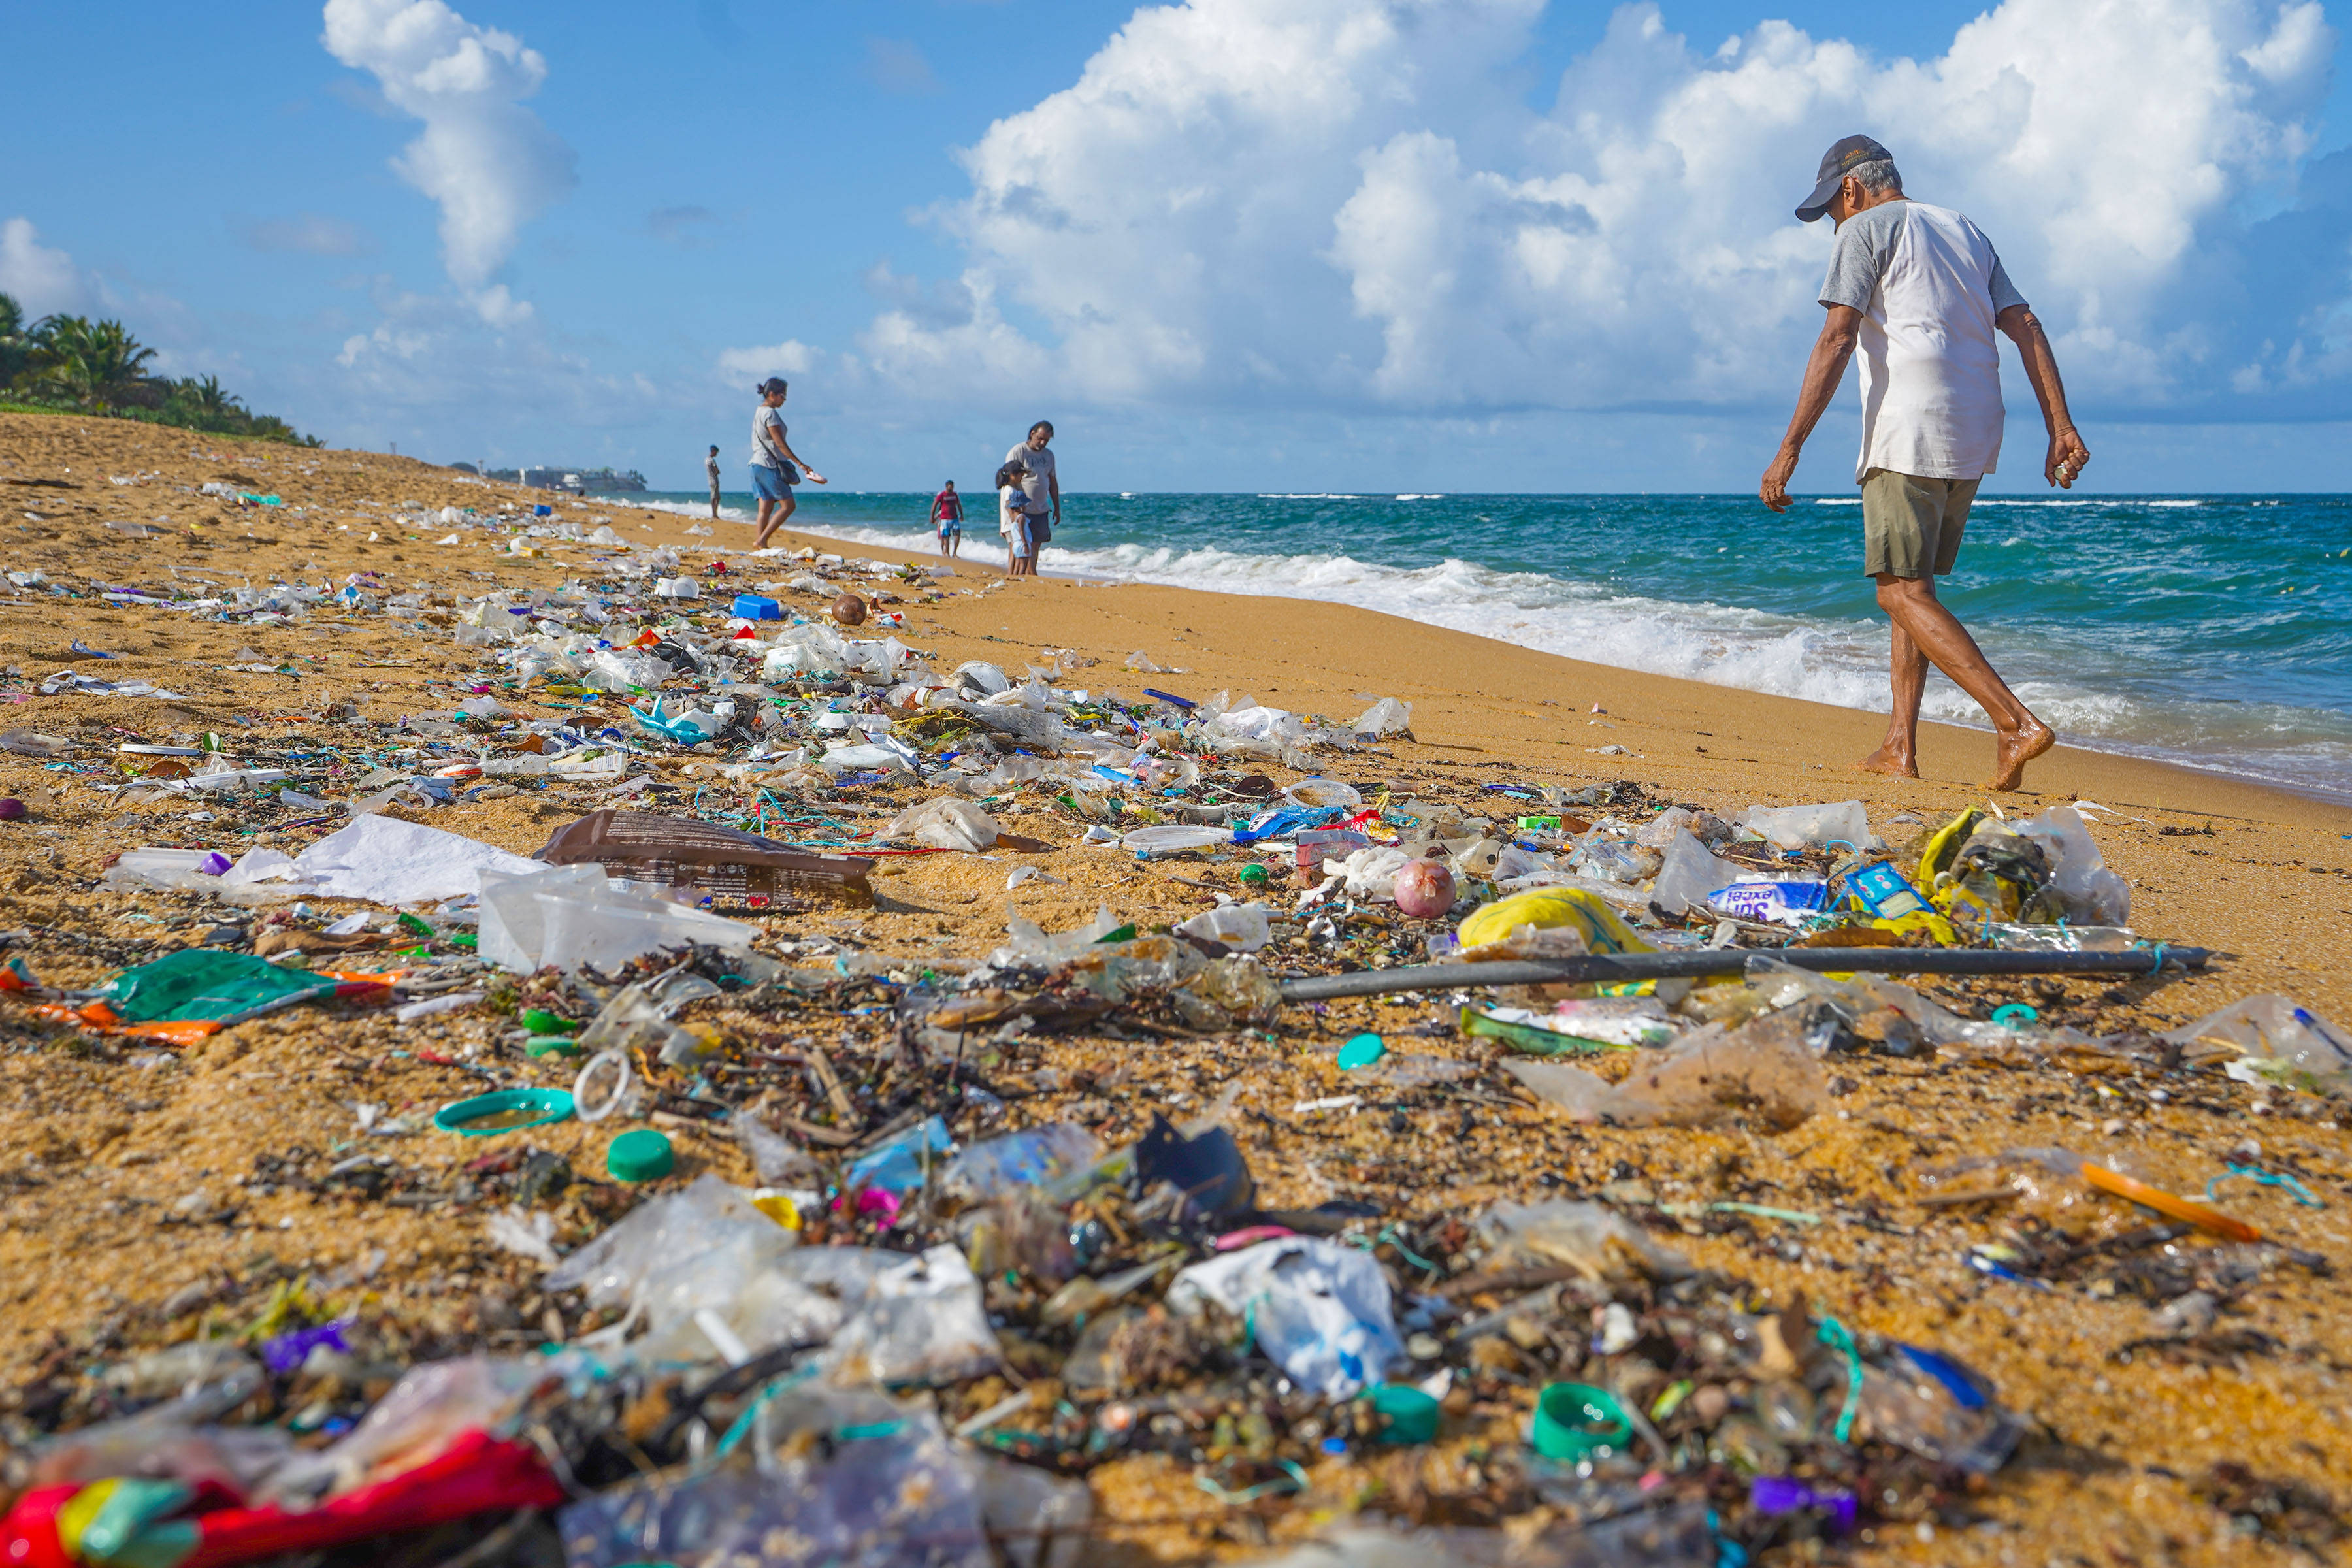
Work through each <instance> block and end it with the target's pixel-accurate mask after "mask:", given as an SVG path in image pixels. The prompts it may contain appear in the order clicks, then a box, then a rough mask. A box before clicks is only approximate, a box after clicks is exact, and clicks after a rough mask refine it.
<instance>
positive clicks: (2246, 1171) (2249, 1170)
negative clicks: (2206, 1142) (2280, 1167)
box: [2205, 1160, 2327, 1209]
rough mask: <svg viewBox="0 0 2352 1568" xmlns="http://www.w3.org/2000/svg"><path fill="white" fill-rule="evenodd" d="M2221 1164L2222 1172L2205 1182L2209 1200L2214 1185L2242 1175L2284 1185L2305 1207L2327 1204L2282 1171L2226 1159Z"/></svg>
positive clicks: (2258, 1181) (2268, 1184) (2262, 1183)
mask: <svg viewBox="0 0 2352 1568" xmlns="http://www.w3.org/2000/svg"><path fill="white" fill-rule="evenodd" d="M2222 1165H2223V1167H2224V1168H2223V1171H2222V1173H2221V1175H2218V1176H2216V1177H2214V1178H2213V1179H2212V1180H2211V1181H2210V1182H2208V1183H2206V1184H2205V1196H2206V1198H2207V1199H2208V1200H2209V1201H2210V1200H2211V1199H2212V1197H2213V1189H2214V1188H2215V1187H2218V1186H2220V1185H2221V1184H2222V1183H2223V1182H2226V1181H2228V1180H2229V1179H2230V1178H2231V1176H2244V1177H2246V1178H2248V1179H2249V1180H2251V1181H2252V1182H2253V1183H2254V1184H2257V1185H2259V1186H2264V1187H2284V1188H2285V1189H2286V1190H2287V1193H2288V1195H2290V1196H2291V1197H2293V1198H2294V1201H2295V1202H2297V1203H2299V1204H2301V1205H2303V1206H2304V1207H2305V1208H2312V1209H2317V1208H2326V1206H2327V1205H2326V1204H2323V1203H2321V1202H2320V1201H2319V1199H2318V1198H2317V1197H2315V1196H2314V1195H2313V1194H2312V1191H2311V1189H2310V1188H2309V1187H2306V1186H2305V1185H2304V1184H2302V1183H2301V1182H2298V1181H2296V1180H2295V1179H2294V1177H2293V1176H2290V1175H2288V1174H2287V1173H2285V1172H2284V1171H2265V1170H2263V1168H2262V1167H2261V1166H2260V1165H2241V1164H2238V1163H2234V1162H2232V1161H2226V1160H2225V1161H2223V1162H2222Z"/></svg>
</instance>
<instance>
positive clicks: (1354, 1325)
mask: <svg viewBox="0 0 2352 1568" xmlns="http://www.w3.org/2000/svg"><path fill="white" fill-rule="evenodd" d="M1204 1301H1213V1302H1215V1303H1216V1304H1217V1305H1218V1306H1220V1307H1223V1309H1224V1310H1226V1311H1228V1312H1231V1313H1232V1314H1233V1315H1234V1317H1236V1318H1244V1319H1246V1320H1247V1321H1249V1322H1250V1324H1251V1325H1252V1327H1253V1328H1254V1329H1255V1331H1256V1335H1257V1343H1258V1348H1259V1349H1261V1350H1263V1351H1265V1353H1266V1354H1267V1355H1268V1356H1270V1357H1272V1358H1273V1359H1274V1361H1275V1362H1276V1364H1278V1365H1279V1366H1280V1367H1281V1368H1282V1370H1283V1371H1284V1372H1286V1373H1288V1374H1289V1376H1290V1380H1291V1381H1292V1382H1293V1383H1296V1384H1298V1385H1300V1386H1301V1387H1303V1388H1311V1389H1314V1390H1315V1391H1316V1392H1318V1393H1319V1394H1322V1395H1323V1396H1324V1397H1325V1398H1327V1399H1345V1398H1347V1397H1348V1396H1349V1394H1354V1393H1355V1392H1356V1391H1357V1390H1358V1389H1360V1388H1362V1387H1364V1386H1365V1385H1366V1384H1371V1383H1377V1382H1379V1381H1380V1379H1381V1374H1382V1373H1385V1372H1386V1371H1387V1369H1388V1367H1389V1364H1390V1363H1391V1362H1394V1361H1397V1360H1400V1359H1401V1358H1402V1356H1403V1355H1404V1345H1403V1342H1402V1341H1400V1340H1399V1339H1398V1338H1397V1331H1396V1322H1395V1320H1394V1318H1393V1316H1392V1315H1391V1308H1390V1304H1389V1281H1388V1276H1386V1275H1385V1274H1383V1273H1381V1266H1380V1265H1379V1264H1378V1263H1376V1262H1374V1261H1373V1259H1372V1257H1371V1255H1370V1253H1366V1252H1359V1251H1357V1250H1356V1249H1355V1248H1354V1247H1340V1246H1339V1245H1337V1244H1335V1243H1332V1242H1328V1241H1324V1240H1322V1239H1320V1238H1319V1237H1283V1238H1282V1239H1280V1240H1278V1241H1262V1242H1259V1243H1258V1244H1257V1245H1256V1246H1255V1247H1244V1248H1243V1249H1242V1250H1240V1251H1239V1252H1232V1253H1228V1254H1226V1255H1225V1256H1224V1257H1223V1258H1212V1259H1210V1260H1209V1261H1208V1262H1206V1263H1196V1264H1194V1265H1192V1267H1191V1268H1187V1269H1185V1270H1184V1271H1183V1272H1182V1273H1181V1274H1179V1275H1177V1276H1176V1279H1175V1280H1174V1282H1173V1283H1172V1284H1171V1285H1170V1286H1169V1287H1168V1305H1169V1307H1170V1309H1171V1310H1174V1311H1179V1312H1183V1311H1198V1310H1200V1306H1201V1304H1202V1302H1204Z"/></svg>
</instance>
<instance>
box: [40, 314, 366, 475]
mask: <svg viewBox="0 0 2352 1568" xmlns="http://www.w3.org/2000/svg"><path fill="white" fill-rule="evenodd" d="M154 358H155V351H154V350H152V349H151V348H149V347H147V345H146V344H144V343H142V342H140V341H139V340H138V339H137V338H135V337H133V336H131V332H130V331H129V330H128V329H127V328H125V327H124V326H123V324H122V323H121V321H92V320H90V319H89V317H87V316H44V317H42V318H41V319H40V320H39V321H34V322H32V323H30V324H29V325H27V324H26V321H25V311H24V308H23V307H22V306H21V305H19V304H18V303H17V302H16V300H15V299H14V298H12V297H11V296H9V295H7V294H0V407H9V408H17V409H26V410H37V411H47V412H59V413H76V414H103V415H109V416H113V417H115V418H119V419H138V420H143V421H145V422H146V423H148V424H151V425H172V426H180V427H181V428H184V429H189V430H205V431H209V432H211V433H213V434H215V435H219V436H245V437H252V438H254V439H257V440H262V441H283V442H285V443H287V444H288V445H289V446H296V447H316V446H320V445H321V444H322V443H320V440H319V438H318V437H315V436H305V435H302V434H301V433H300V432H299V431H297V430H296V429H295V428H294V426H291V425H289V424H287V423H286V421H284V420H283V419H280V418H278V416H276V415H274V414H256V413H255V412H253V411H252V410H251V409H249V408H247V406H246V405H245V402H244V400H243V399H242V398H239V397H238V396H236V394H234V393H232V392H230V391H228V390H227V389H226V388H225V387H223V386H222V385H221V384H220V378H219V377H218V376H212V375H205V376H182V377H179V378H177V379H174V378H173V377H171V376H167V375H151V374H148V366H149V365H150V364H152V363H153V362H154Z"/></svg>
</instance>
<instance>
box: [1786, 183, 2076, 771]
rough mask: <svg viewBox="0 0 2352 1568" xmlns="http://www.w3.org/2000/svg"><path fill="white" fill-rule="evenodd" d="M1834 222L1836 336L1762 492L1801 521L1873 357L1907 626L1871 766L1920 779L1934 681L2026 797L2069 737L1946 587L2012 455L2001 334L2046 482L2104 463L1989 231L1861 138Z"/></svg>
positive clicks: (1885, 540)
mask: <svg viewBox="0 0 2352 1568" xmlns="http://www.w3.org/2000/svg"><path fill="white" fill-rule="evenodd" d="M1824 214H1827V215H1828V216H1830V218H1831V219H1832V220H1833V221H1834V223H1835V224H1836V226H1837V241H1836V249H1835V250H1834V251H1833V252H1832V255H1831V258H1830V270H1829V276H1828V278H1827V279H1824V280H1823V282H1822V292H1821V303H1822V305H1823V306H1824V307H1825V308H1826V309H1827V310H1828V311H1829V319H1828V320H1827V321H1825V322H1823V323H1822V332H1821V336H1820V338H1819V339H1818V340H1817V341H1816V342H1814V344H1813V352H1812V357H1811V360H1810V361H1808V362H1807V363H1806V366H1805V380H1804V385H1803V387H1802V389H1801V391H1800V392H1799V393H1798V395H1797V411H1796V414H1795V416H1793V417H1792V418H1791V419H1790V421H1789V433H1788V435H1787V436H1786V437H1783V438H1782V440H1781V443H1780V455H1779V456H1778V457H1776V458H1773V459H1772V466H1771V467H1770V468H1767V469H1765V470H1764V479H1763V483H1762V484H1761V485H1760V486H1759V492H1758V493H1759V495H1761V496H1762V498H1763V501H1764V504H1765V505H1766V506H1768V507H1769V508H1771V509H1772V510H1774V511H1786V510H1789V480H1790V479H1791V478H1793V477H1794V476H1795V474H1796V471H1797V458H1798V454H1799V453H1800V452H1801V450H1802V449H1803V447H1804V444H1805V438H1806V437H1808V436H1811V434H1812V432H1813V426H1814V425H1815V424H1816V423H1818V422H1819V421H1820V419H1821V416H1822V411H1823V410H1825V409H1826V408H1828V407H1829V405H1830V399H1831V398H1832V397H1834V396H1835V395H1837V387H1838V383H1839V381H1840V380H1842V379H1843V377H1844V375H1845V365H1846V361H1847V360H1849V359H1851V358H1853V353H1854V350H1855V348H1856V347H1857V346H1859V347H1860V349H1861V350H1862V456H1861V458H1860V460H1859V461H1858V462H1857V463H1856V464H1855V467H1854V477H1855V479H1857V480H1858V481H1859V482H1860V483H1861V485H1862V517H1863V539H1864V550H1863V555H1864V561H1863V571H1864V574H1865V575H1868V576H1870V577H1872V578H1874V579H1876V581H1877V584H1878V605H1879V607H1880V608H1881V609H1883V610H1885V612H1886V616H1887V618H1888V619H1889V620H1890V621H1892V622H1893V623H1894V634H1893V644H1892V649H1891V652H1890V654H1889V665H1888V673H1889V679H1890V681H1891V683H1892V685H1893V688H1894V705H1893V710H1892V713H1891V715H1890V717H1889V719H1888V721H1887V726H1886V739H1885V742H1883V743H1882V744H1881V745H1880V746H1879V748H1878V750H1876V751H1875V752H1872V753H1871V754H1870V755H1869V756H1867V757H1864V759H1863V760H1862V761H1861V762H1859V763H1855V764H1854V765H1855V766H1856V767H1859V768H1863V769H1865V770H1867V771H1869V772H1871V773H1891V774H1893V775H1895V776H1896V777H1898V778H1917V777H1918V776H1919V767H1918V760H1917V753H1918V733H1919V700H1920V698H1921V696H1922V695H1923V694H1924V693H1925V692H1926V690H1927V667H1928V666H1929V665H1930V664H1933V665H1934V666H1935V667H1936V668H1937V669H1940V670H1942V671H1943V672H1944V673H1945V674H1946V675H1948V676H1949V677H1950V678H1951V679H1952V680H1953V682H1954V683H1955V684H1956V685H1958V687H1959V688H1960V689H1961V690H1963V691H1966V692H1967V693H1968V694H1969V696H1970V697H1973V698H1975V699H1976V700H1977V702H1978V704H1979V706H1980V707H1982V708H1983V709H1984V710H1985V714H1986V716H1987V717H1988V718H1990V720H1991V721H1992V727H1993V733H1994V743H1993V771H1992V777H1991V778H1990V779H1988V780H1986V781H1985V786H1986V787H1987V788H1989V789H1997V790H2011V789H2015V788H2017V787H2018V785H2019V784H2021V783H2022V782H2023V781H2024V778H2025V764H2026V763H2029V762H2031V761H2032V760H2033V759H2034V758H2035V757H2038V756H2040V755H2041V754H2042V752H2046V751H2048V750H2049V749H2050V748H2051V746H2052V745H2053V743H2055V742H2056V741H2057V736H2056V735H2054V734H2053V733H2052V732H2051V730H2050V727H2049V726H2048V725H2046V724H2044V723H2043V722H2042V721H2041V720H2039V719H2037V718H2035V717H2034V716H2033V713H2032V710H2030V709H2028V708H2027V707H2026V706H2025V704H2024V703H2023V702H2022V701H2021V700H2019V699H2018V696H2017V693H2015V692H2014V691H2011V689H2009V685H2008V683H2007V682H2005V681H2004V680H2002V679H2001V678H2000V673H1999V672H1998V671H1997V670H1995V669H1994V668H1993V667H1992V662H1991V660H1990V659H1988V658H1985V656H1984V650H1983V649H1981V648H1979V647H1977V642H1976V638H1974V637H1970V636H1969V629H1968V628H1967V627H1966V626H1962V625H1961V624H1960V623H1959V620H1958V617H1957V616H1954V615H1953V614H1952V612H1951V611H1950V610H1948V609H1947V608H1945V606H1944V604H1943V602H1942V601H1941V600H1939V599H1937V597H1936V579H1937V576H1939V575H1942V574H1948V573H1949V572H1950V571H1951V570H1952V567H1953V565H1954V563H1956V562H1957V561H1958V557H1959V551H1960V533H1961V531H1962V529H1963V528H1964V527H1965V526H1966V525H1967V522H1968V516H1969V502H1970V501H1971V500H1974V499H1975V498H1976V493H1977V485H1978V482H1979V480H1980V479H1983V477H1984V476H1985V475H1987V474H1989V473H1991V472H1992V471H1993V463H1994V460H1995V459H1996V458H1999V457H2000V435H2001V419H2002V409H2001V403H2000V346H1999V343H1998V341H1997V339H1996V336H1995V334H1996V333H1998V334H2000V335H2001V336H2006V337H2007V338H2008V339H2009V340H2010V341H2011V342H2013V343H2015V344H2016V345H2017V353H2018V357H2019V359H2020V360H2021V361H2022V362H2023V363H2024V366H2025V379H2026V380H2027V381H2028V382H2029V383H2031V384H2032V387H2033V395H2034V397H2035V398H2036V399H2037V400H2038V401H2039V402H2040V403H2041V405H2042V423H2043V425H2044V426H2047V427H2048V429H2049V433H2050V447H2049V452H2048V455H2047V456H2046V457H2045V458H2043V460H2042V474H2043V476H2044V477H2045V478H2046V479H2048V480H2049V481H2050V483H2052V484H2053V485H2056V486H2059V487H2060V488H2062V489H2072V488H2073V487H2074V478H2075V476H2076V475H2078V474H2080V473H2081V472H2082V471H2083V467H2084V464H2086V463H2088V462H2089V461H2090V460H2091V453H2090V448H2088V447H2085V446H2084V445H2083V437H2081V436H2080V435H2079V434H2078V433H2077V432H2076V431H2075V429H2074V420H2073V418H2072V417H2071V416H2069V415H2068V414H2067V412H2066V389H2065V387H2064V385H2063V384H2062V383H2061V382H2060V380H2059V378H2058V361H2057V359H2056V357H2055V356H2054V355H2053V354H2052V353H2051V352H2050V340H2049V338H2048V337H2047V336H2045V335H2044V334H2043V332H2042V323H2041V322H2040V321H2038V320H2036V319H2035V317H2034V314H2033V311H2032V309H2031V308H2030V307H2028V306H2027V304H2026V302H2025V298H2024V296H2023V295H2021V294H2020V293H2019V292H2018V291H2017V289H2016V287H2015V285H2013V284H2011V282H2010V280H2009V274H2008V273H2007V272H2006V271H2004V270H2003V269H2002V268H2001V265H2000V257H1999V256H1998V255H1996V254H1994V251H1993V247H1992V241H1990V240H1989V239H1987V238H1986V237H1984V232H1983V231H1982V230H1981V229H1979V228H1978V227H1977V226H1976V225H1975V224H1973V223H1970V222H1969V220H1968V219H1967V218H1966V217H1963V216H1961V215H1960V214H1958V213H1956V212H1954V211H1952V210H1951V209H1949V208H1948V207H1937V206H1929V205H1927V203H1925V202H1915V201H1912V200H1911V199H1910V198H1908V197H1907V196H1906V195H1904V194H1903V177H1902V175H1901V174H1898V173H1896V172H1895V158H1894V154H1892V153H1888V152H1887V150H1886V149H1885V148H1884V147H1882V146H1880V145H1879V144H1878V143H1877V142H1874V141H1873V140H1871V139H1870V138H1869V137H1867V136H1848V137H1846V138H1845V139H1843V141H1841V142H1838V143H1837V144H1836V145H1835V146H1833V147H1832V148H1831V149H1830V150H1829V152H1828V153H1827V154H1826V155H1824V156H1823V157H1822V166H1821V169H1820V171H1819V173H1818V174H1817V175H1816V176H1815V180H1814V186H1813V193H1812V195H1810V196H1808V197H1806V198H1805V202H1804V205H1801V206H1800V207H1798V209H1797V216H1798V217H1799V218H1800V219H1801V220H1802V221H1803V222H1806V223H1811V222H1813V221H1814V220H1816V219H1818V218H1820V217H1821V216H1822V215H1824Z"/></svg>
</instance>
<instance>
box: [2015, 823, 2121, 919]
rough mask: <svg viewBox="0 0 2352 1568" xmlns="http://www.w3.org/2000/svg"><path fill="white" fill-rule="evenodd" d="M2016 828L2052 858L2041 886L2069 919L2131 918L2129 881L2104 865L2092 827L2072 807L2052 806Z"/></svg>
mask: <svg viewBox="0 0 2352 1568" xmlns="http://www.w3.org/2000/svg"><path fill="white" fill-rule="evenodd" d="M2017 830H2018V831H2019V832H2020V833H2021V834H2023V835H2024V836H2025V837H2028V838H2031V839H2032V840H2034V841H2035V842H2036V843H2039V844H2040V845H2041V846H2042V848H2043V850H2044V852H2045V853H2047V854H2048V856H2049V857H2050V880H2049V882H2048V883H2047V884H2046V889H2045V890H2046V891H2047V892H2049V893H2052V894H2054V895H2056V897H2057V898H2058V900H2060V902H2061V903H2062V904H2063V907H2064V910H2065V914H2066V919H2067V921H2069V922H2070V923H2072V924H2074V925H2091V926H2119V925H2123V924H2125V923H2126V921H2129V920H2130V919H2131V884H2130V883H2128V882H2126V881H2125V880H2124V879H2123V878H2122V877H2121V876H2119V875H2117V874H2116V872H2114V871H2111V870H2109V869H2107V863H2106V860H2105V858H2103V857H2102V856H2101V855H2100V854H2099V847H2098V846H2097V845H2096V844H2095V843H2093V842H2092V840H2091V830H2090V829H2089V828H2088V827H2087V826H2084V822H2083V817H2082V814H2081V813H2079V812H2077V811H2076V810H2075V809H2074V807H2073V806H2071V805H2053V806H2052V807H2051V808H2050V809H2049V810H2047V811H2045V812H2043V813H2042V815H2041V816H2035V817H2032V818H2030V819H2028V820H2027V821H2025V822H2022V823H2020V824H2019V825H2018V829H2017Z"/></svg>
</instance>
